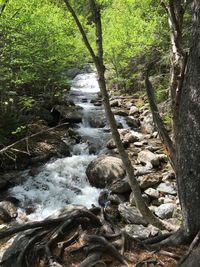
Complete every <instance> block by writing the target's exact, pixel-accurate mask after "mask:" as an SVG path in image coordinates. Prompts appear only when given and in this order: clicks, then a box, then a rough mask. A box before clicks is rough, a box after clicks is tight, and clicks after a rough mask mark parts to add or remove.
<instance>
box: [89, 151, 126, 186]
mask: <svg viewBox="0 0 200 267" xmlns="http://www.w3.org/2000/svg"><path fill="white" fill-rule="evenodd" d="M86 174H87V177H88V180H89V182H90V184H91V185H92V186H95V187H97V188H105V187H106V186H109V185H111V184H112V183H113V181H115V180H118V179H120V178H121V179H123V178H124V177H125V174H126V171H125V168H124V166H123V163H122V161H121V159H119V158H117V157H112V156H100V157H98V158H97V159H95V160H93V161H92V162H91V163H90V164H89V165H88V167H87V169H86Z"/></svg>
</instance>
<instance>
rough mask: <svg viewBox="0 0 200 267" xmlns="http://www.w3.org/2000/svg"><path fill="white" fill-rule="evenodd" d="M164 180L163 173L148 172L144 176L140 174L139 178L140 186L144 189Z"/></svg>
mask: <svg viewBox="0 0 200 267" xmlns="http://www.w3.org/2000/svg"><path fill="white" fill-rule="evenodd" d="M161 180H162V176H161V175H157V174H156V173H155V174H146V175H143V176H140V178H139V179H138V181H139V183H140V187H141V188H142V189H146V188H149V187H152V186H154V185H157V184H159V183H160V182H161Z"/></svg>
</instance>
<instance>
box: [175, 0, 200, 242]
mask: <svg viewBox="0 0 200 267" xmlns="http://www.w3.org/2000/svg"><path fill="white" fill-rule="evenodd" d="M194 8H195V9H194V13H193V14H194V15H193V35H192V43H191V48H190V53H189V57H188V64H187V70H186V75H185V80H184V84H183V88H182V92H181V98H180V110H179V117H178V125H177V134H176V136H175V141H176V142H175V143H176V153H177V162H176V163H177V182H178V192H179V198H180V202H181V207H182V213H183V227H184V230H185V231H186V234H187V235H188V236H189V237H190V238H192V237H194V235H196V233H197V232H198V231H199V230H200V219H199V218H200V163H199V160H200V148H199V141H200V30H199V29H200V1H199V0H194Z"/></svg>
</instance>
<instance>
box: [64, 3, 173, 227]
mask: <svg viewBox="0 0 200 267" xmlns="http://www.w3.org/2000/svg"><path fill="white" fill-rule="evenodd" d="M64 2H65V4H66V6H67V8H68V10H69V12H70V13H71V15H72V16H73V18H74V20H75V22H76V24H77V27H78V29H79V31H80V33H81V35H82V38H83V41H84V43H85V46H86V48H87V49H88V51H89V53H90V55H91V57H92V59H93V61H94V63H95V66H96V69H97V73H98V82H99V87H100V91H101V93H102V96H103V104H104V109H105V112H106V116H107V119H108V121H109V125H110V129H111V132H112V136H113V139H114V141H115V144H116V146H117V149H118V151H119V155H120V158H121V159H122V162H123V164H124V167H125V169H126V172H127V176H128V179H129V184H130V187H131V190H132V191H133V194H134V198H135V202H136V206H137V208H138V210H139V211H140V212H141V214H142V216H143V217H144V219H146V220H147V221H148V222H149V223H151V224H152V225H154V226H156V227H158V228H161V229H165V228H168V229H170V230H172V229H173V227H172V225H170V224H168V223H165V222H163V221H161V220H160V219H159V218H157V217H156V216H155V215H154V214H153V213H152V212H151V210H150V209H149V208H148V207H147V205H146V203H145V201H144V200H143V198H142V193H141V190H140V186H139V184H138V182H137V180H136V177H135V174H134V168H133V166H132V164H131V161H130V159H129V157H128V154H127V153H126V151H125V149H124V146H123V144H122V142H121V139H120V135H119V132H118V130H117V124H116V121H115V117H114V115H113V113H112V110H111V107H110V102H109V96H108V92H107V87H106V79H105V66H104V63H103V61H104V60H103V41H102V25H101V13H100V6H99V5H98V4H97V3H96V1H95V0H89V3H90V6H91V11H92V15H93V20H94V23H95V26H96V27H95V29H96V50H97V52H96V54H95V52H94V50H93V48H92V47H91V45H90V42H89V40H88V38H87V35H86V33H85V31H84V29H83V27H82V24H81V22H80V21H79V19H78V17H77V15H76V13H75V11H74V9H73V8H72V6H71V4H70V3H69V1H68V0H64Z"/></svg>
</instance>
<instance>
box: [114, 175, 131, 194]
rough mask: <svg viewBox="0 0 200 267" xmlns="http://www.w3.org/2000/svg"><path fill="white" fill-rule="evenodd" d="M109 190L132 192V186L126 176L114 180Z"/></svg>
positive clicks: (118, 192)
mask: <svg viewBox="0 0 200 267" xmlns="http://www.w3.org/2000/svg"><path fill="white" fill-rule="evenodd" d="M109 190H110V191H111V192H112V193H116V194H124V193H127V192H130V190H131V188H130V185H129V183H128V179H127V178H124V179H117V180H115V181H113V182H112V184H111V185H110V186H109Z"/></svg>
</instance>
